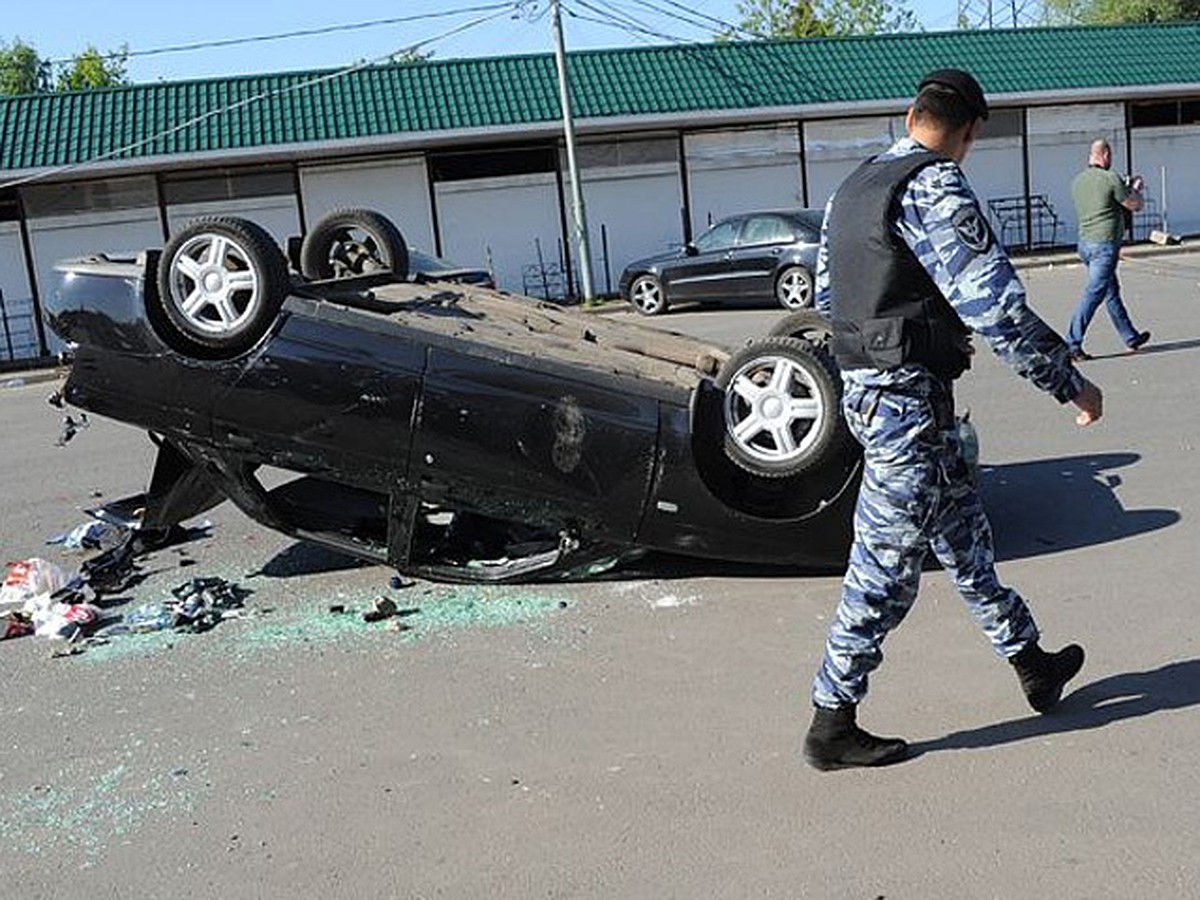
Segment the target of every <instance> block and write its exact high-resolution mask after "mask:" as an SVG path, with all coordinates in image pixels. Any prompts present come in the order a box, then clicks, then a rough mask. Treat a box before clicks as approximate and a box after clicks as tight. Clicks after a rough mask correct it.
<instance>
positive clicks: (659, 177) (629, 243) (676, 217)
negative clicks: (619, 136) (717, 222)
mask: <svg viewBox="0 0 1200 900" xmlns="http://www.w3.org/2000/svg"><path fill="white" fill-rule="evenodd" d="M567 203H568V208H567V210H568V220H567V221H568V227H569V223H570V221H571V220H570V217H569V213H570V206H569V204H570V198H569V197H568V200H567ZM583 205H584V209H585V210H586V212H587V223H588V241H589V244H590V247H589V250H590V252H591V257H592V287H593V289H594V290H595V292H596V293H597V294H604V293H609V292H612V293H615V292H616V290H617V285H618V282H619V281H620V279H621V270H622V269H624V268H625V267H626V266H627V265H629V263H631V262H633V261H634V260H635V259H639V258H640V257H643V256H648V255H650V254H652V253H660V252H662V251H663V250H668V249H670V248H671V247H678V246H680V245H681V244H682V243H683V219H682V215H681V213H682V210H683V193H682V191H681V190H680V182H679V167H678V165H677V164H675V163H647V164H643V165H638V166H620V167H602V168H594V169H586V170H584V173H583ZM601 226H604V227H603V232H602V231H601ZM602 238H603V239H602ZM605 242H607V246H608V267H607V271H606V269H605V260H604V244H605ZM571 254H572V259H574V258H575V257H576V256H577V255H578V248H577V247H574V246H572V247H571Z"/></svg>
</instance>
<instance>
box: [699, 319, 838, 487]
mask: <svg viewBox="0 0 1200 900" xmlns="http://www.w3.org/2000/svg"><path fill="white" fill-rule="evenodd" d="M831 366H832V363H831V361H830V360H829V359H828V358H827V357H826V356H825V355H824V354H821V353H818V352H814V350H813V348H812V346H811V345H809V344H808V343H806V342H805V341H802V340H797V339H795V338H790V337H767V338H763V339H761V340H758V341H755V342H753V343H751V344H748V345H747V346H745V347H743V348H742V349H741V350H739V351H737V352H736V353H734V354H733V355H732V356H731V357H730V358H729V360H728V362H726V363H725V365H724V366H722V368H721V371H720V372H719V373H718V375H717V379H716V384H717V387H719V388H721V389H722V390H723V391H724V417H725V452H726V454H727V455H728V456H729V458H730V459H731V460H732V461H733V462H734V463H735V464H736V465H737V466H739V467H740V468H743V469H745V470H746V471H748V472H752V473H754V474H756V475H761V476H764V477H767V478H786V477H788V476H791V475H796V474H799V473H800V472H804V471H807V470H809V469H811V468H813V467H814V466H816V465H819V464H820V463H822V462H824V461H825V460H826V459H827V458H828V455H829V454H830V453H831V452H836V451H837V450H838V449H840V447H841V440H842V436H843V435H842V432H844V431H845V426H844V425H843V424H842V421H841V415H840V411H839V409H838V402H839V385H840V381H839V379H838V375H837V372H836V371H834V370H832V368H831Z"/></svg>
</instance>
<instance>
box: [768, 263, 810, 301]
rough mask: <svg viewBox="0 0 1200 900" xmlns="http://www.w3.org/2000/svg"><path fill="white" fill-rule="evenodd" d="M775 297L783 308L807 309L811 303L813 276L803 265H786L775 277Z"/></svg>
mask: <svg viewBox="0 0 1200 900" xmlns="http://www.w3.org/2000/svg"><path fill="white" fill-rule="evenodd" d="M775 299H776V300H777V301H778V302H779V305H780V306H782V307H783V308H784V309H789V310H798V309H808V308H809V307H810V306H812V304H813V277H812V273H811V272H810V271H808V269H806V268H804V266H788V267H787V268H786V269H784V270H783V271H782V272H780V273H779V275H778V276H777V277H776V278H775Z"/></svg>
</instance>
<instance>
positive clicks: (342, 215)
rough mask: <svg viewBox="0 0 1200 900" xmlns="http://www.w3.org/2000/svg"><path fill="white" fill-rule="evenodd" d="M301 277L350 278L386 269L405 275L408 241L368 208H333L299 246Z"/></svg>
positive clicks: (382, 217) (397, 277)
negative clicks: (302, 275)
mask: <svg viewBox="0 0 1200 900" xmlns="http://www.w3.org/2000/svg"><path fill="white" fill-rule="evenodd" d="M300 271H301V272H303V273H304V277H305V278H312V279H320V280H324V279H328V278H352V277H354V276H356V275H371V274H375V273H379V272H390V273H392V275H394V276H395V278H396V280H397V281H403V280H404V279H405V278H407V277H408V244H406V243H405V241H404V236H403V235H402V234H400V229H398V228H397V227H396V225H395V224H394V223H393V222H392V220H391V219H389V218H388V217H387V216H385V215H383V214H382V213H377V212H375V211H374V210H370V209H337V210H334V211H333V212H331V213H329V214H328V215H326V216H323V217H322V218H321V219H319V220H318V221H317V224H316V225H314V226H313V229H312V231H310V232H309V233H308V235H306V236H305V238H304V242H303V243H302V244H301V245H300Z"/></svg>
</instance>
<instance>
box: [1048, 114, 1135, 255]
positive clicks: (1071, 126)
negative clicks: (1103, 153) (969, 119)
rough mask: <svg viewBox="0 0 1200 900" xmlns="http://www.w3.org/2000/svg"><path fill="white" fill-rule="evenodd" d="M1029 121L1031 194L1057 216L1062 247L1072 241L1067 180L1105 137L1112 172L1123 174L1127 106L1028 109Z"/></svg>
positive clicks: (1074, 227)
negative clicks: (1110, 152)
mask: <svg viewBox="0 0 1200 900" xmlns="http://www.w3.org/2000/svg"><path fill="white" fill-rule="evenodd" d="M1028 117H1029V125H1028V128H1029V181H1030V185H1031V188H1030V192H1031V193H1033V194H1036V195H1040V196H1043V197H1046V198H1047V201H1048V202H1049V203H1050V205H1051V206H1053V208H1054V210H1055V212H1056V214H1057V215H1058V218H1059V222H1060V223H1061V224H1060V227H1061V230H1062V234H1063V243H1066V244H1072V243H1074V242H1075V238H1076V233H1077V225H1076V221H1075V204H1074V203H1073V202H1072V200H1071V181H1072V180H1073V179H1074V178H1075V176H1076V175H1078V174H1079V172H1080V171H1082V170H1083V168H1084V167H1085V166H1086V165H1087V159H1088V147H1089V145H1090V144H1091V143H1092V141H1093V140H1095V139H1096V138H1101V137H1102V138H1106V139H1107V140H1108V141H1109V143H1111V144H1112V148H1113V170H1114V171H1117V172H1123V171H1125V169H1126V165H1127V163H1126V161H1125V138H1124V134H1125V108H1124V106H1123V105H1122V104H1120V103H1092V104H1078V105H1072V106H1046V107H1037V108H1032V109H1030V110H1029V112H1028Z"/></svg>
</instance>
